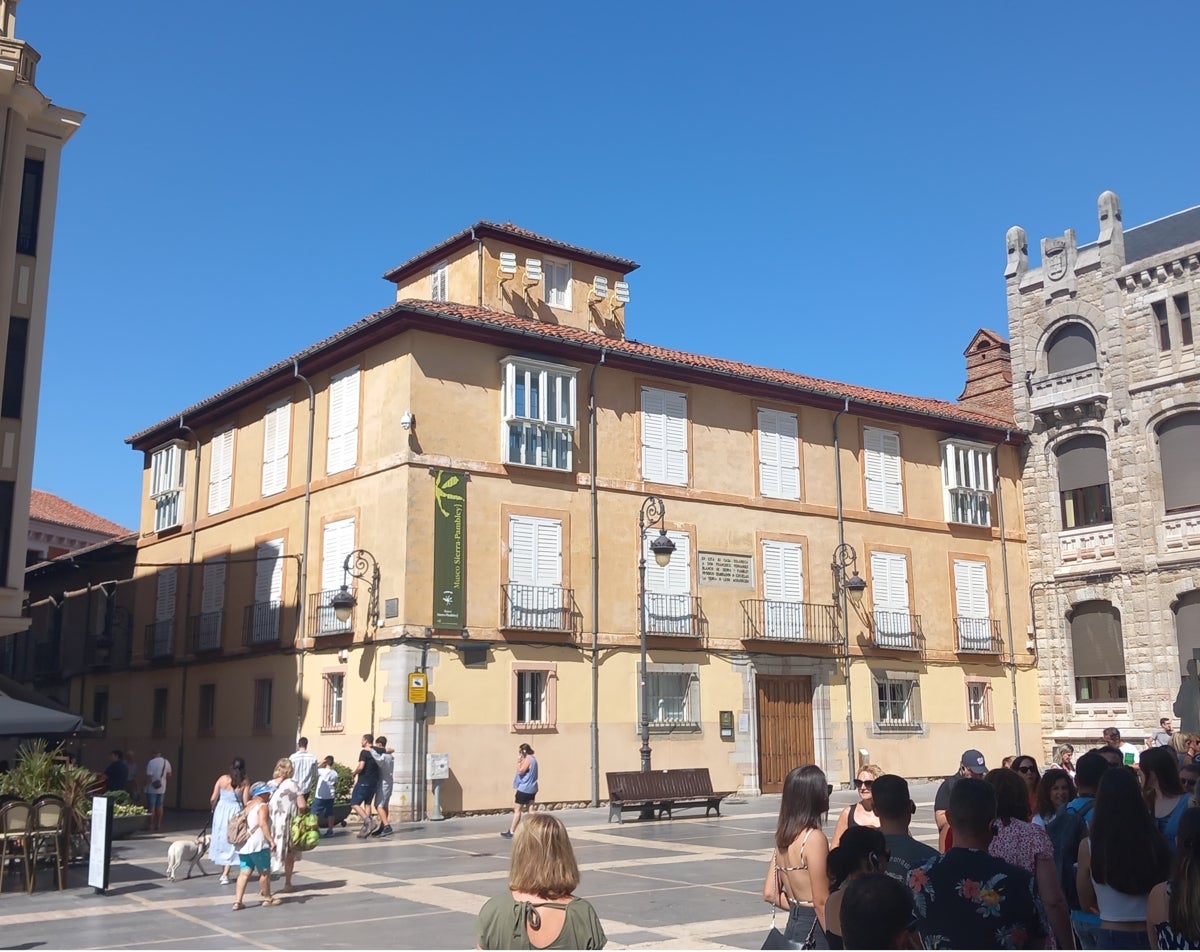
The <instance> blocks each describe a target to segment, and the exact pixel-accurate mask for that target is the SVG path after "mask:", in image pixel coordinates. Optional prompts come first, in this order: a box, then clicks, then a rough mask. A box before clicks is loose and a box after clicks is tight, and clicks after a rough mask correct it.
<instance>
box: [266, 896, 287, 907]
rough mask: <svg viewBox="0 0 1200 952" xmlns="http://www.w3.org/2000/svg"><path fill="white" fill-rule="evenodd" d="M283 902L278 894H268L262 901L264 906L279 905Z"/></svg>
mask: <svg viewBox="0 0 1200 952" xmlns="http://www.w3.org/2000/svg"><path fill="white" fill-rule="evenodd" d="M281 902H283V900H282V899H280V898H279V897H278V896H268V897H267V898H266V899H264V900H263V901H262V904H263V905H264V906H278V905H279V904H280V903H281Z"/></svg>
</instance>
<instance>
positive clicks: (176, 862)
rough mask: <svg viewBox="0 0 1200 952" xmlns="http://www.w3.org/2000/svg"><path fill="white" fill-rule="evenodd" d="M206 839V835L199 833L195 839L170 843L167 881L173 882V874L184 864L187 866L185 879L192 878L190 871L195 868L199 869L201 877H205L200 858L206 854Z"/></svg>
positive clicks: (205, 872) (206, 872) (205, 871)
mask: <svg viewBox="0 0 1200 952" xmlns="http://www.w3.org/2000/svg"><path fill="white" fill-rule="evenodd" d="M208 839H209V837H208V834H207V833H201V834H200V835H199V836H197V837H196V838H195V839H191V840H176V841H175V842H174V843H172V844H171V846H170V848H169V849H168V850H167V879H169V880H171V882H175V874H176V873H177V872H179V867H180V866H182V865H183V864H184V863H187V864H188V869H187V876H185V877H184V878H185V879H191V878H192V870H193V869H194V868H195V867H199V868H200V875H201V876H207V875H208V871H207V870H205V868H204V864H203V863H201V862H200V857H202V856H203V855H204V854H205V853H207V852H208Z"/></svg>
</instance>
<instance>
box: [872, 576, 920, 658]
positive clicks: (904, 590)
mask: <svg viewBox="0 0 1200 952" xmlns="http://www.w3.org/2000/svg"><path fill="white" fill-rule="evenodd" d="M871 601H872V607H873V608H874V623H875V642H876V644H878V645H880V646H881V647H884V648H911V647H913V627H914V625H913V619H912V615H910V614H909V610H908V557H907V556H905V555H901V554H899V553H895V552H872V553H871Z"/></svg>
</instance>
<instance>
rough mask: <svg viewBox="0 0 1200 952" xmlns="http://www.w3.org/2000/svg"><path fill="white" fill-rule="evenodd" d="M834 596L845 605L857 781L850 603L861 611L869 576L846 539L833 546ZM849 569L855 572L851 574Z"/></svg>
mask: <svg viewBox="0 0 1200 952" xmlns="http://www.w3.org/2000/svg"><path fill="white" fill-rule="evenodd" d="M830 567H831V568H832V570H833V597H834V599H835V600H836V601H837V603H838V604H839V605H840V606H841V609H842V647H843V650H844V652H845V659H846V757H847V759H848V760H849V762H850V773H849V775H848V779H849V780H850V781H851V782H853V780H854V778H855V776H856V775H857V771H856V770H855V769H854V705H853V704H852V703H851V700H850V617H849V607H850V605H853V606H854V610H855V611H858V610H859V609H861V607H862V600H863V593H864V592H865V591H866V590H867V583H866V580H865V579H863V577H862V576H861V575H859V574H858V553H857V552H855V551H854V546H852V545H850V544H849V543H848V542H842V543H840V544H839V545H838V547H837V548H836V549H834V550H833V564H832V565H831V566H830ZM847 570H849V572H850V573H852V574H847Z"/></svg>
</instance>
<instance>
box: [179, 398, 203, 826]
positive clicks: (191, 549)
mask: <svg viewBox="0 0 1200 952" xmlns="http://www.w3.org/2000/svg"><path fill="white" fill-rule="evenodd" d="M179 429H181V430H187V431H188V432H189V433H191V434H192V443H193V445H194V446H195V449H196V474H195V479H194V480H193V486H194V489H193V492H192V532H191V537H190V539H189V541H188V568H187V589H186V591H185V593H184V599H185V601H184V611H183V627H184V637H185V638H186V637H187V619H188V613H189V612H190V611H191V610H192V585H193V580H192V576H193V575H194V574H195V563H196V519H197V518H198V515H199V512H200V440H199V438H198V437H197V436H196V431H195V430H193V429H192V428H191V427H190V426H184V425H183V414H182V413H181V414H180V415H179ZM181 667H182V668H183V671H182V672H181V676H180V685H179V749H178V751H177V752H176V755H175V766H176V767H177V768H178V769H179V782H178V783H176V784H175V809H176V810H179V809H181V808H182V805H183V725H184V723H185V718H186V710H187V676H188V663H187V661H184V662H183V664H182V665H181Z"/></svg>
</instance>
